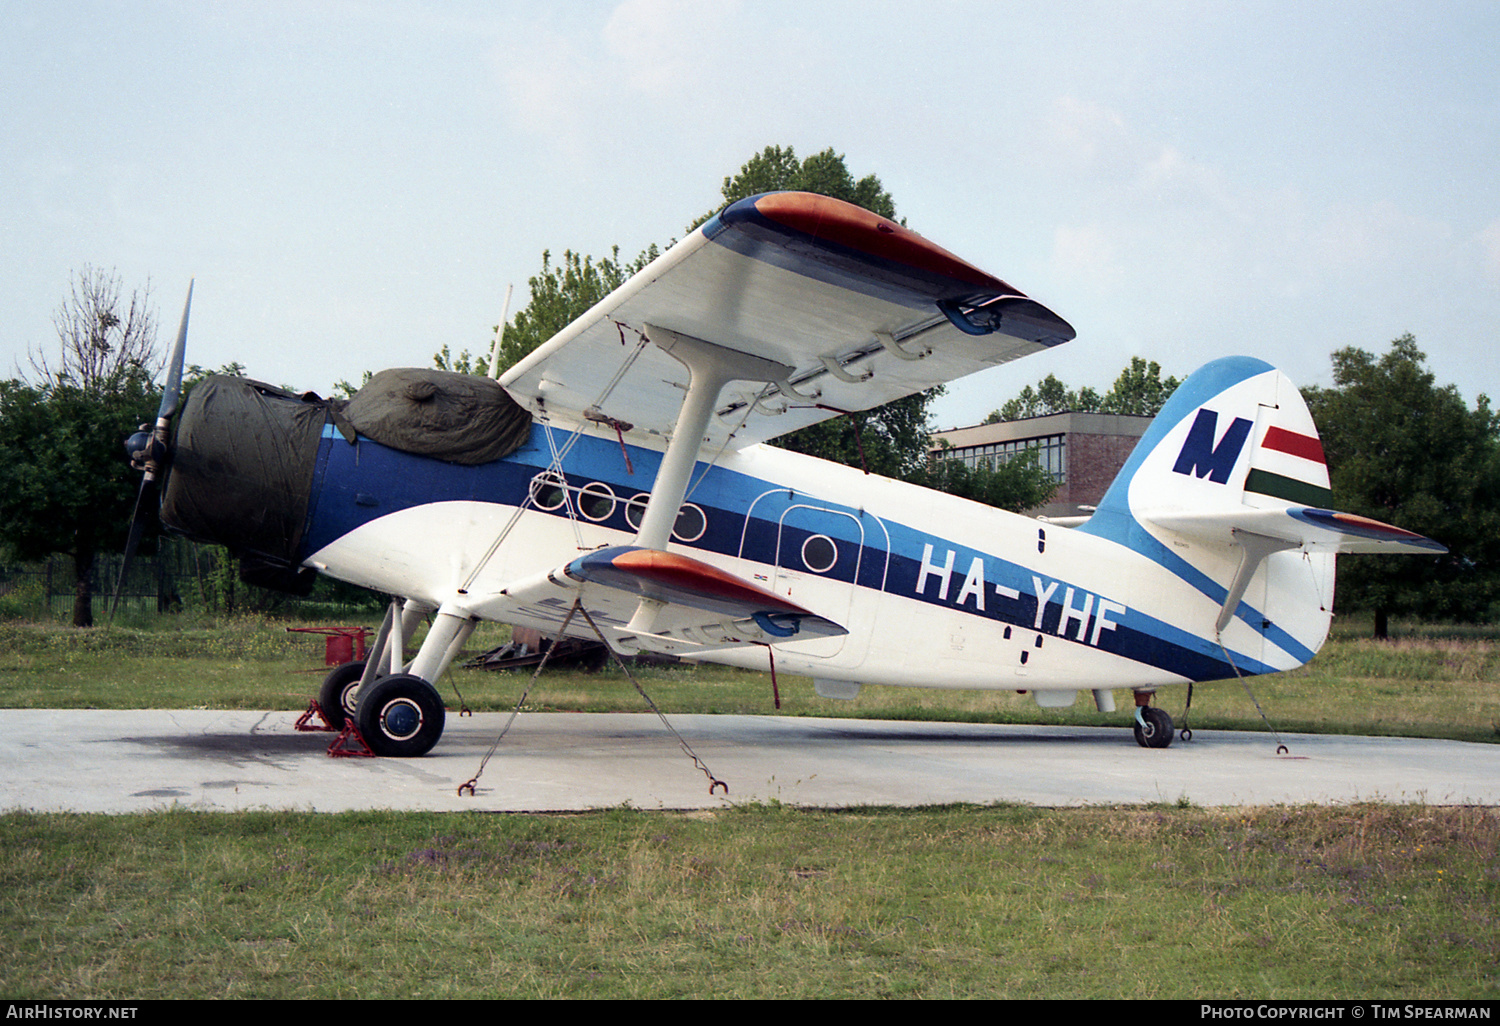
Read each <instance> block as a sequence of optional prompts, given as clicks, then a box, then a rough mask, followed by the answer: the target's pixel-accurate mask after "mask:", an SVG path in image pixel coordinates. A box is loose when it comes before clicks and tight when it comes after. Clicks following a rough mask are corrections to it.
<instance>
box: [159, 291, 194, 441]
mask: <svg viewBox="0 0 1500 1026" xmlns="http://www.w3.org/2000/svg"><path fill="white" fill-rule="evenodd" d="M196 280H197V279H193V280H192V281H189V282H188V291H187V302H185V303H183V304H182V323H181V324H180V325H178V327H177V344H176V345H175V346H173V347H172V359H171V366H170V369H169V370H168V371H167V383H166V388H165V389H164V390H163V391H162V396H161V406H160V407H159V408H158V409H157V411H156V419H157V420H158V421H160V420H163V419H165V418H167V417H170V416H172V414H174V413H176V412H177V400H178V397H179V395H180V393H181V392H182V363H183V358H184V357H185V356H186V355H187V329H188V312H189V311H190V310H192V308H193V283H194V281H196Z"/></svg>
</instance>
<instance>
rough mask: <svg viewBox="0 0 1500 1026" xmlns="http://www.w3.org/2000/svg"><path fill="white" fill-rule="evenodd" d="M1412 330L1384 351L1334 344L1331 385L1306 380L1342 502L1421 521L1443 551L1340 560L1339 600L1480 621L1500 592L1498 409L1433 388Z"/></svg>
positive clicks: (1383, 516)
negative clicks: (1442, 553)
mask: <svg viewBox="0 0 1500 1026" xmlns="http://www.w3.org/2000/svg"><path fill="white" fill-rule="evenodd" d="M1425 361H1426V355H1425V354H1424V353H1423V352H1422V351H1421V349H1419V348H1418V347H1417V342H1416V339H1414V338H1413V337H1412V336H1411V335H1403V336H1401V337H1400V338H1398V339H1396V340H1394V341H1393V342H1392V343H1391V346H1390V350H1389V351H1388V352H1387V353H1385V354H1384V355H1383V356H1380V357H1379V358H1377V357H1376V356H1374V355H1373V354H1371V353H1368V352H1366V351H1365V350H1363V349H1358V348H1355V347H1352V346H1351V347H1348V348H1345V349H1340V350H1338V351H1337V352H1335V353H1334V354H1333V380H1334V385H1333V387H1332V388H1327V389H1319V388H1310V389H1307V390H1305V392H1304V395H1305V396H1306V398H1307V402H1308V406H1309V408H1310V409H1311V410H1312V413H1313V419H1314V420H1315V421H1316V422H1317V424H1318V428H1319V433H1320V434H1321V436H1322V440H1323V452H1324V454H1325V456H1326V457H1327V459H1328V468H1329V474H1330V476H1331V478H1332V484H1333V496H1334V503H1335V504H1336V505H1337V506H1338V508H1340V509H1343V510H1347V511H1348V512H1351V513H1357V514H1360V515H1363V516H1369V517H1374V518H1375V519H1378V520H1384V521H1386V522H1388V523H1393V524H1395V525H1397V526H1398V527H1404V528H1406V529H1407V530H1410V531H1417V532H1419V533H1421V534H1425V535H1428V536H1429V537H1432V538H1436V539H1437V540H1438V541H1440V542H1442V543H1443V544H1445V545H1447V546H1448V549H1449V552H1448V554H1447V555H1445V556H1436V557H1430V558H1429V557H1413V556H1362V557H1359V558H1358V559H1350V560H1340V565H1339V576H1338V604H1339V606H1340V607H1342V608H1346V609H1367V610H1373V611H1374V613H1375V630H1376V634H1377V635H1378V636H1381V637H1383V636H1385V633H1386V630H1387V624H1388V620H1389V617H1390V616H1392V615H1408V616H1415V617H1419V618H1422V619H1455V620H1469V621H1472V620H1478V619H1483V618H1486V617H1487V616H1488V615H1489V614H1490V612H1491V609H1492V606H1493V604H1494V603H1495V602H1496V600H1497V599H1500V418H1497V416H1496V415H1495V413H1494V412H1492V411H1491V410H1490V406H1489V399H1488V398H1487V397H1485V396H1483V395H1481V396H1480V397H1479V399H1478V401H1477V402H1476V404H1475V406H1474V407H1473V408H1472V409H1471V408H1469V407H1468V405H1467V404H1465V402H1464V400H1463V398H1462V396H1460V395H1459V393H1458V390H1457V389H1456V388H1455V387H1454V386H1452V385H1444V386H1441V387H1440V386H1438V385H1437V384H1436V381H1435V378H1434V375H1433V374H1432V372H1431V371H1429V370H1428V369H1427V368H1426V366H1425Z"/></svg>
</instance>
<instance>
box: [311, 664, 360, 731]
mask: <svg viewBox="0 0 1500 1026" xmlns="http://www.w3.org/2000/svg"><path fill="white" fill-rule="evenodd" d="M364 675H365V663H364V660H363V659H361V660H360V661H359V662H357V663H344V664H343V665H342V666H335V667H334V668H333V669H332V670H330V671H329V673H328V676H326V677H324V678H323V686H322V687H321V688H320V689H318V706H319V708H321V709H322V710H323V719H325V720H327V721H328V725H329V726H330V727H332V728H333V729H335V730H343V729H344V723H345V722H346V721H348V720H349V719H350V718H352V717H353V716H354V706H355V699H356V698H357V697H358V696H357V692H358V691H359V679H360V678H361V677H363V676H364Z"/></svg>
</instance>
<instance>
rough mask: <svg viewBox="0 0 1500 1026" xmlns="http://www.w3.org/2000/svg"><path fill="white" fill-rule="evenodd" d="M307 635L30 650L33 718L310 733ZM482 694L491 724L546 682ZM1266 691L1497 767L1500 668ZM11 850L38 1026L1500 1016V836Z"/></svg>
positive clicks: (1132, 823)
mask: <svg viewBox="0 0 1500 1026" xmlns="http://www.w3.org/2000/svg"><path fill="white" fill-rule="evenodd" d="M285 627H286V624H284V623H280V622H275V621H262V620H240V621H235V622H232V623H209V622H204V623H191V622H189V623H186V624H183V623H181V622H179V623H177V624H176V625H174V626H173V628H172V629H165V628H164V627H163V626H162V625H160V624H147V625H137V626H135V627H133V628H128V629H126V628H110V629H96V630H93V631H83V632H79V631H72V630H69V629H67V628H62V627H58V626H53V625H43V624H35V623H16V622H10V623H0V706H7V707H17V706H31V707H73V708H77V707H97V708H182V707H210V708H267V709H286V710H293V709H301V708H304V707H305V705H306V703H307V700H308V698H309V697H310V696H311V695H312V694H313V693H314V692H315V691H316V689H317V685H318V683H319V681H320V680H321V677H322V674H323V672H324V669H323V667H322V665H321V663H322V659H321V656H322V640H321V639H320V638H316V637H312V636H308V635H302V634H288V633H287V631H286V630H285ZM502 639H503V635H502V634H500V633H498V632H497V631H496V630H495V629H491V628H486V632H485V633H484V634H483V635H481V636H479V637H477V638H476V639H474V641H473V642H472V643H471V645H470V648H471V649H473V650H474V651H480V650H482V649H484V648H488V647H491V646H492V645H494V644H498V643H499V641H500V640H502ZM641 675H642V678H643V683H644V684H645V686H646V687H647V689H648V690H649V691H650V693H651V694H652V697H653V698H654V699H655V701H656V702H657V704H658V705H660V706H661V707H662V708H663V709H664V710H666V711H667V712H668V713H669V714H670V713H672V712H754V713H765V714H771V713H773V710H772V708H771V694H770V683H769V678H768V676H767V675H765V674H757V673H748V672H741V671H731V670H724V669H713V668H701V669H699V668H691V667H669V668H652V669H648V670H644V671H642V674H641ZM455 677H456V680H457V683H458V686H459V688H460V689H461V690H462V691H463V693H464V694H465V696H466V698H467V701H468V703H469V704H470V705H471V706H472V707H473V708H476V709H507V708H510V706H511V705H512V704H513V703H514V702H515V701H516V699H517V698H518V697H519V695H520V694H521V692H522V690H523V689H524V688H526V686H527V684H528V681H529V674H504V673H502V674H495V673H488V672H484V671H461V672H459V673H457V674H456V675H455ZM1252 684H1253V686H1254V687H1255V689H1256V694H1257V696H1258V697H1259V698H1260V701H1261V703H1262V705H1264V706H1265V707H1266V709H1267V711H1268V712H1269V713H1270V715H1271V717H1272V719H1273V722H1275V723H1276V724H1277V726H1278V727H1279V728H1280V729H1282V730H1323V731H1341V732H1353V733H1384V734H1408V735H1420V736H1431V737H1450V738H1459V739H1463V740H1470V741H1485V742H1491V743H1493V742H1496V741H1497V740H1500V653H1497V651H1496V648H1495V643H1494V641H1493V640H1492V639H1491V638H1489V637H1488V636H1486V635H1484V634H1482V633H1480V634H1475V635H1467V636H1466V635H1465V634H1464V633H1463V632H1457V631H1445V632H1427V633H1425V634H1423V633H1420V632H1407V636H1406V637H1403V638H1401V639H1400V640H1398V641H1396V642H1392V643H1375V642H1372V641H1367V640H1364V639H1362V638H1359V637H1350V636H1339V637H1336V638H1335V639H1334V640H1333V641H1331V642H1330V643H1329V645H1328V646H1327V648H1326V649H1325V651H1324V653H1323V654H1322V655H1320V656H1319V658H1318V659H1317V660H1316V661H1314V662H1313V663H1312V664H1311V665H1310V666H1308V667H1306V668H1304V669H1303V670H1300V671H1297V672H1295V673H1291V674H1283V675H1278V676H1273V677H1267V678H1256V679H1254V680H1253V681H1252ZM781 692H782V699H783V708H782V710H781V713H780V714H781V715H846V716H848V715H854V716H885V717H903V718H927V719H968V720H997V721H1029V722H1058V723H1108V724H1114V725H1117V726H1123V724H1124V722H1126V720H1125V716H1126V714H1125V713H1123V712H1122V713H1117V714H1114V715H1108V716H1101V715H1100V714H1098V713H1096V712H1094V711H1093V709H1092V705H1091V704H1088V705H1085V703H1084V702H1079V703H1078V704H1077V705H1076V706H1075V707H1074V708H1072V709H1067V710H1040V709H1038V708H1036V706H1035V704H1034V702H1033V701H1032V700H1031V698H1030V697H1029V696H1020V695H1015V694H998V693H988V694H979V693H971V692H937V691H919V690H915V689H905V688H866V689H865V691H864V692H863V693H862V694H861V695H860V696H859V698H858V699H857V700H856V701H854V702H852V703H844V702H835V701H831V700H825V699H820V698H818V697H817V696H816V695H815V694H814V693H813V690H812V687H811V685H810V683H809V682H807V681H805V680H801V679H797V678H787V677H783V678H782V680H781ZM1120 699H1121V700H1122V701H1121V704H1122V706H1124V705H1125V704H1126V698H1125V695H1124V694H1122V695H1121V696H1120ZM1182 700H1183V696H1182V695H1181V694H1180V693H1177V694H1170V695H1169V697H1168V698H1167V701H1166V703H1165V704H1166V706H1167V708H1169V709H1170V710H1171V711H1172V713H1173V714H1174V716H1176V715H1178V714H1179V713H1180V711H1181V704H1182ZM452 704H454V703H453V702H452V700H451V698H450V705H452ZM642 707H643V704H642V702H641V699H640V697H639V696H638V695H637V694H636V693H635V691H634V689H633V688H632V687H631V686H630V684H629V682H628V681H627V680H625V678H624V677H623V676H622V675H620V674H619V673H618V672H614V671H611V672H604V673H598V674H586V673H579V672H571V671H570V672H564V673H556V674H550V673H549V674H548V675H547V676H546V677H545V678H544V679H543V681H541V682H539V683H538V684H537V686H536V687H534V688H533V690H532V694H531V697H530V699H529V700H528V708H535V709H591V710H617V709H623V710H639V709H641V708H642ZM1192 722H1193V726H1194V727H1195V729H1214V728H1219V729H1242V728H1243V729H1264V728H1263V727H1262V726H1261V724H1260V722H1259V719H1258V717H1257V716H1256V714H1255V712H1254V708H1253V706H1252V704H1251V703H1250V701H1249V699H1248V698H1247V697H1246V696H1245V694H1244V692H1243V691H1242V690H1241V689H1240V688H1239V686H1238V685H1236V684H1235V683H1233V682H1230V683H1220V684H1215V685H1208V686H1205V687H1200V688H1199V689H1198V692H1197V694H1196V696H1195V698H1194V703H1193V721H1192ZM0 846H3V850H4V852H5V858H4V860H3V861H0V994H3V995H4V996H5V997H7V998H20V999H33V998H46V997H54V998H55V997H66V998H101V999H103V998H116V999H125V1000H130V999H143V998H162V997H294V998H295V997H324V998H348V997H395V998H408V997H470V998H472V997H544V998H545V997H1127V998H1228V997H1241V998H1261V999H1269V998H1280V999H1291V998H1321V999H1327V998H1390V999H1395V998H1402V999H1417V998H1471V999H1488V1000H1493V999H1494V998H1495V997H1496V996H1497V995H1500V813H1497V811H1496V810H1493V809H1476V808H1435V807H1428V806H1421V805H1402V806H1381V805H1366V806H1353V807H1345V808H1253V809H1232V810H1205V809H1200V808H1193V807H1190V806H1162V807H1145V808H1140V807H1137V808H1116V809H1036V808H1022V807H1010V806H997V807H983V808H981V807H951V808H933V809H917V810H890V809H854V810H845V811H839V812H833V811H821V810H805V809H793V808H788V807H783V806H779V805H775V804H772V805H749V806H741V807H737V808H733V809H729V810H726V811H723V812H719V813H714V814H702V815H677V814H671V813H659V812H653V813H647V812H640V811H636V810H631V809H614V810H606V811H600V812H596V813H588V814H584V815H573V816H521V815H485V814H469V813H464V814H394V813H358V814H346V815H317V814H299V813H283V812H263V813H251V814H239V815H230V814H212V813H198V812H189V811H185V810H180V809H175V810H167V811H163V812H160V813H154V814H150V815H143V816H114V817H107V816H84V815H40V814H33V813H27V812H9V813H5V814H0Z"/></svg>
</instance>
